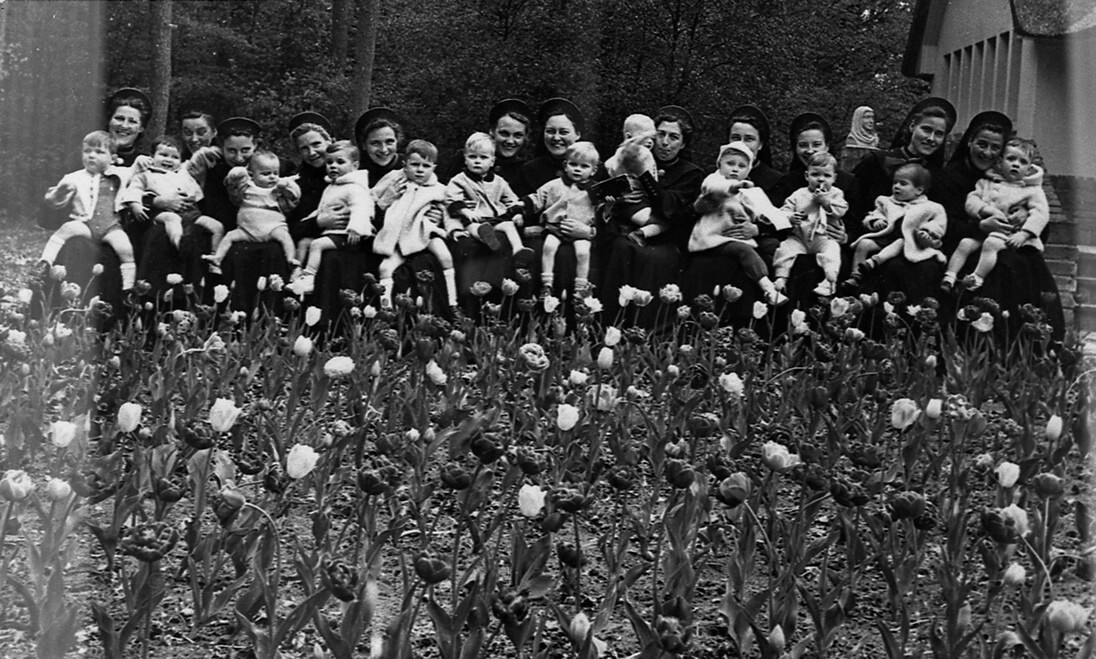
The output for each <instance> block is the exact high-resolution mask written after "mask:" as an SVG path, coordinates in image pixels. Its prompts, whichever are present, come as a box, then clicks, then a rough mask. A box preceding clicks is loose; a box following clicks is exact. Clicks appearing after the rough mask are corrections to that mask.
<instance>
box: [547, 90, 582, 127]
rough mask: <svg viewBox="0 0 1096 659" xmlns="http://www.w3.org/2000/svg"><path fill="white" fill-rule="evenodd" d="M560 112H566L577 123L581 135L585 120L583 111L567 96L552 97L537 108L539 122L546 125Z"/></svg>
mask: <svg viewBox="0 0 1096 659" xmlns="http://www.w3.org/2000/svg"><path fill="white" fill-rule="evenodd" d="M558 114H565V115H567V116H568V117H570V119H571V121H573V122H574V124H575V130H577V131H578V132H579V134H580V135H581V134H582V132H583V128H584V120H583V117H582V112H581V111H580V110H579V109H578V106H577V105H575V104H574V103H572V102H571V101H568V100H567V99H565V98H558V97H557V98H550V99H548V100H547V101H545V102H543V103H541V104H540V107H539V108H537V123H539V124H540V125H541V126H544V124H546V123H547V122H548V119H550V118H551V117H554V116H556V115H558Z"/></svg>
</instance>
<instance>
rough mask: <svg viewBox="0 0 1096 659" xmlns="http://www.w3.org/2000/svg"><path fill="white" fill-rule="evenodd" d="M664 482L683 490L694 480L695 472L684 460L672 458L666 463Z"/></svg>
mask: <svg viewBox="0 0 1096 659" xmlns="http://www.w3.org/2000/svg"><path fill="white" fill-rule="evenodd" d="M666 480H667V481H669V483H670V485H673V486H674V487H676V488H678V489H681V490H684V489H686V488H688V487H689V486H691V485H692V484H693V481H695V480H696V472H695V471H694V470H693V467H692V465H690V464H689V463H688V462H686V461H685V460H679V459H677V458H672V459H670V460H667V461H666Z"/></svg>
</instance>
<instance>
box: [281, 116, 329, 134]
mask: <svg viewBox="0 0 1096 659" xmlns="http://www.w3.org/2000/svg"><path fill="white" fill-rule="evenodd" d="M301 124H316V125H317V126H319V127H321V128H323V129H324V130H326V131H327V134H328V136H330V135H331V133H332V129H331V122H330V121H328V119H327V117H325V116H323V115H322V114H320V113H319V112H312V111H311V110H308V111H306V112H300V113H298V114H295V115H293V118H291V119H290V120H289V126H288V128H289V132H290V133H292V132H293V129H294V128H296V127H297V126H300V125H301Z"/></svg>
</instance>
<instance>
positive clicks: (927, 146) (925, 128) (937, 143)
mask: <svg viewBox="0 0 1096 659" xmlns="http://www.w3.org/2000/svg"><path fill="white" fill-rule="evenodd" d="M910 130H911V131H912V132H913V134H912V135H910V143H909V151H910V153H912V154H914V155H917V156H924V157H927V156H931V155H932V154H934V153H936V152H937V151H938V150H939V149H940V147H942V146H944V139H945V138H946V137H947V136H948V124H947V122H946V121H944V119H943V118H942V117H921V119H919V120H918V121H915V122H913V123H912V124H910Z"/></svg>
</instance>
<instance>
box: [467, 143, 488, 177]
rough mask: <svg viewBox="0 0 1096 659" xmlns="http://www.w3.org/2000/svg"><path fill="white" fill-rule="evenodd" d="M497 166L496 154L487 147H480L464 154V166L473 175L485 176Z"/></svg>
mask: <svg viewBox="0 0 1096 659" xmlns="http://www.w3.org/2000/svg"><path fill="white" fill-rule="evenodd" d="M494 164H495V154H494V152H493V151H492V150H491V149H489V148H488V147H487V146H486V145H478V146H475V147H473V148H472V149H471V150H470V151H468V152H467V153H465V154H464V166H465V167H467V168H468V171H470V172H472V173H473V174H478V175H480V176H483V175H484V174H486V173H487V172H489V171H491V167H492V166H493V165H494Z"/></svg>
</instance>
